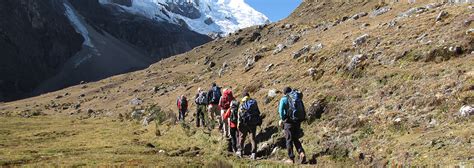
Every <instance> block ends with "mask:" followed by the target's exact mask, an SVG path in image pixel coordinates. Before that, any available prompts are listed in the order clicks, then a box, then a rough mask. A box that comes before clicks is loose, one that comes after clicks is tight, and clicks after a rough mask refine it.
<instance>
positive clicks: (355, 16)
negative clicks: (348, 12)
mask: <svg viewBox="0 0 474 168" xmlns="http://www.w3.org/2000/svg"><path fill="white" fill-rule="evenodd" d="M367 14H368V13H367V12H361V13H358V14H355V15H353V16H352V17H351V19H354V20H357V19H360V18H362V17H364V16H367Z"/></svg>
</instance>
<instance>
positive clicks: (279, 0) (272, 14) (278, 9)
mask: <svg viewBox="0 0 474 168" xmlns="http://www.w3.org/2000/svg"><path fill="white" fill-rule="evenodd" d="M301 1H302V0H245V2H246V3H247V4H249V5H250V6H252V7H253V8H254V9H256V10H257V11H259V12H261V13H263V14H265V15H266V16H267V17H268V18H269V19H270V21H272V22H276V21H279V20H281V19H284V18H286V17H287V16H289V15H290V14H291V12H293V10H295V9H296V7H298V5H299V4H300V3H301Z"/></svg>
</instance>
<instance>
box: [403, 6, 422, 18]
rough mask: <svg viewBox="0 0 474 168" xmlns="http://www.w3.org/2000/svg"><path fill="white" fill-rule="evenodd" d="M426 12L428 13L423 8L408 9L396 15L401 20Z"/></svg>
mask: <svg viewBox="0 0 474 168" xmlns="http://www.w3.org/2000/svg"><path fill="white" fill-rule="evenodd" d="M426 11H428V9H426V8H425V7H414V8H410V9H408V10H407V11H405V12H402V13H400V14H399V15H398V17H401V18H404V17H410V16H412V15H414V14H420V13H423V12H426Z"/></svg>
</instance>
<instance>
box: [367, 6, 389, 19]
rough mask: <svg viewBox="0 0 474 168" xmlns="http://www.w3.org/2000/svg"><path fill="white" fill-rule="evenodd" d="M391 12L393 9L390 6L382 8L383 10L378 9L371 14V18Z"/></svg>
mask: <svg viewBox="0 0 474 168" xmlns="http://www.w3.org/2000/svg"><path fill="white" fill-rule="evenodd" d="M390 10H392V8H391V7H389V6H384V7H381V8H378V9H376V10H374V11H373V12H372V13H371V14H370V16H371V17H375V16H379V15H382V14H384V13H387V12H388V11H390Z"/></svg>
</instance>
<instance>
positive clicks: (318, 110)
mask: <svg viewBox="0 0 474 168" xmlns="http://www.w3.org/2000/svg"><path fill="white" fill-rule="evenodd" d="M325 111H326V102H325V100H324V99H321V100H317V101H315V102H313V104H311V106H310V107H309V109H308V117H309V119H310V121H312V120H314V119H320V118H321V116H322V114H323V113H324V112H325Z"/></svg>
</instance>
